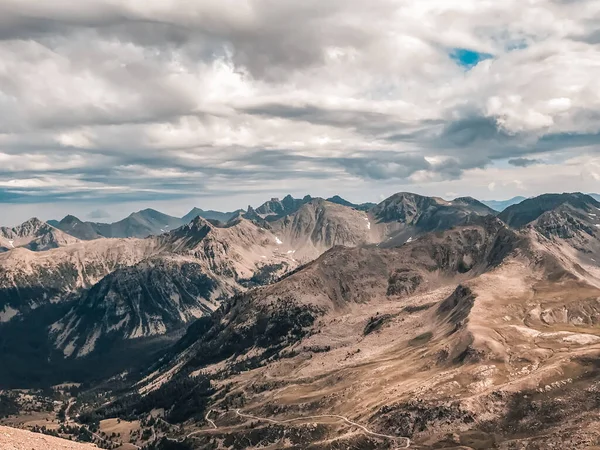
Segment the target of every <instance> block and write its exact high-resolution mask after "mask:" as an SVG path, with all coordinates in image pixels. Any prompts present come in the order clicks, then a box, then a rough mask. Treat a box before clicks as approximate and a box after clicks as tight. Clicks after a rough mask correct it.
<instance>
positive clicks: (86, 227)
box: [53, 209, 187, 240]
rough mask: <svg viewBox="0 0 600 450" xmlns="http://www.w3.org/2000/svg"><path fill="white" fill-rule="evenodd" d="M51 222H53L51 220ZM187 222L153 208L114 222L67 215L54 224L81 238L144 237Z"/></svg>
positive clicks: (164, 231)
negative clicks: (88, 219)
mask: <svg viewBox="0 0 600 450" xmlns="http://www.w3.org/2000/svg"><path fill="white" fill-rule="evenodd" d="M53 223H55V222H54V221H53ZM185 223H187V222H186V221H185V220H183V219H181V218H178V217H173V216H169V215H167V214H163V213H161V212H159V211H156V210H154V209H144V210H142V211H138V212H135V213H133V214H131V215H129V216H128V217H126V218H125V219H123V220H120V221H118V222H114V223H99V222H83V221H81V220H79V219H78V218H77V217H75V216H71V215H68V216H66V217H65V218H63V219H62V220H61V221H60V222H58V223H57V224H56V227H57V228H58V229H60V230H62V231H64V232H65V233H68V234H70V235H72V236H75V237H77V238H79V239H82V240H90V239H98V238H101V237H105V238H129V237H137V238H145V237H148V236H151V235H157V234H161V233H166V232H167V231H169V230H172V229H175V228H178V227H180V226H182V225H184V224H185Z"/></svg>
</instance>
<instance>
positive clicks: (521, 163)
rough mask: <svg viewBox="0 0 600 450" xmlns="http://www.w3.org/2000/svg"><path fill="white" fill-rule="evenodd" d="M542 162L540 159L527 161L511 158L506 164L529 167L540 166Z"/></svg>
mask: <svg viewBox="0 0 600 450" xmlns="http://www.w3.org/2000/svg"><path fill="white" fill-rule="evenodd" d="M542 162H543V161H542V160H540V159H529V158H513V159H509V160H508V163H509V164H510V165H512V166H515V167H529V166H533V165H534V164H542Z"/></svg>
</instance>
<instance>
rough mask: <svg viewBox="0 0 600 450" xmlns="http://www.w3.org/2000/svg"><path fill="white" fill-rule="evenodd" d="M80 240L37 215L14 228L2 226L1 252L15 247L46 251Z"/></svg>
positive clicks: (0, 229)
mask: <svg viewBox="0 0 600 450" xmlns="http://www.w3.org/2000/svg"><path fill="white" fill-rule="evenodd" d="M77 242H78V240H77V239H75V238H74V237H72V236H70V235H68V234H65V233H63V232H62V231H60V230H58V229H56V228H54V227H53V226H51V225H49V224H47V223H45V222H42V221H41V220H39V219H36V218H35V217H34V218H33V219H30V220H28V221H27V222H24V223H22V224H21V225H19V226H16V227H14V228H8V227H0V253H1V252H7V251H10V250H12V249H14V248H26V249H29V250H32V251H44V250H49V249H51V248H57V247H62V246H65V245H70V244H75V243H77Z"/></svg>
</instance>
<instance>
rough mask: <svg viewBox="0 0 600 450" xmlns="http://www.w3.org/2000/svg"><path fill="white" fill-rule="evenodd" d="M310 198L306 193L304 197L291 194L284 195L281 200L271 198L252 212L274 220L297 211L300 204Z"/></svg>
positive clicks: (308, 200)
mask: <svg viewBox="0 0 600 450" xmlns="http://www.w3.org/2000/svg"><path fill="white" fill-rule="evenodd" d="M311 200H312V197H311V196H310V195H306V196H305V197H304V198H294V197H292V196H291V195H286V196H285V197H283V199H281V200H279V198H272V199H271V200H269V201H267V202H265V203H263V204H262V205H260V206H259V207H258V208H256V209H254V212H255V213H256V214H257V215H258V216H260V217H261V218H263V219H266V220H269V221H271V220H276V219H278V218H280V217H283V216H286V215H288V214H291V213H293V212H296V211H298V209H300V207H301V206H302V205H304V204H305V203H308V202H310V201H311ZM249 209H250V208H249Z"/></svg>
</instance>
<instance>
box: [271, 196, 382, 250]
mask: <svg viewBox="0 0 600 450" xmlns="http://www.w3.org/2000/svg"><path fill="white" fill-rule="evenodd" d="M265 226H268V227H269V229H270V230H271V231H272V232H273V233H274V234H275V235H276V239H277V242H278V243H280V246H281V248H282V250H284V251H286V253H288V254H290V255H291V256H292V257H293V258H294V259H297V260H299V261H302V262H308V261H311V260H313V259H314V258H316V257H318V256H319V255H321V254H322V253H323V252H324V251H326V250H328V249H330V248H332V247H334V246H337V245H344V246H348V247H354V246H357V245H361V244H370V243H374V242H378V241H377V237H376V236H375V235H374V234H373V233H372V230H371V223H370V221H369V218H368V216H367V214H366V213H364V212H362V211H358V210H356V209H354V208H351V207H347V206H343V205H338V204H335V203H331V202H328V201H325V200H322V199H313V200H311V201H309V202H307V203H305V204H303V205H302V206H301V207H300V208H299V209H298V210H297V211H295V212H294V213H292V214H289V215H287V216H285V217H283V218H280V219H278V220H275V221H272V222H270V223H268V224H267V225H265Z"/></svg>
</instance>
